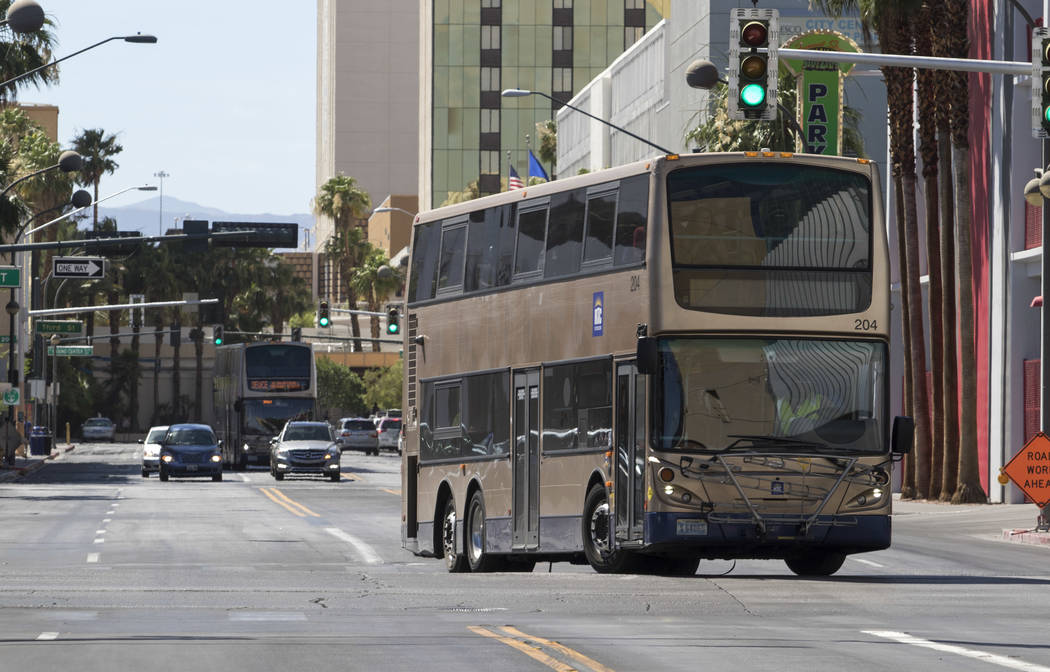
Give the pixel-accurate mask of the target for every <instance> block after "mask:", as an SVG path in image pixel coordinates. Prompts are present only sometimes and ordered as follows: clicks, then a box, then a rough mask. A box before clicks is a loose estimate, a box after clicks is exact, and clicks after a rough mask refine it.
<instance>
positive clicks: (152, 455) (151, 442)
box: [139, 425, 168, 478]
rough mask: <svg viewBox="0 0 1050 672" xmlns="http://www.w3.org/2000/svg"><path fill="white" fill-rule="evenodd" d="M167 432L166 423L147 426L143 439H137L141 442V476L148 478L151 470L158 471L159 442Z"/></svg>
mask: <svg viewBox="0 0 1050 672" xmlns="http://www.w3.org/2000/svg"><path fill="white" fill-rule="evenodd" d="M167 433H168V426H167V425H158V426H156V427H150V428H149V431H148V432H146V438H145V439H139V443H141V444H142V478H149V472H151V471H160V442H161V441H163V440H164V435H165V434H167Z"/></svg>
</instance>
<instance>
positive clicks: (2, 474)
mask: <svg viewBox="0 0 1050 672" xmlns="http://www.w3.org/2000/svg"><path fill="white" fill-rule="evenodd" d="M74 448H76V446H75V445H74V444H69V445H68V446H66V447H65V448H62V449H55V450H52V451H51V454H50V455H44V456H43V457H41V458H40V459H38V460H36V461H34V462H32V463H31V464H27V465H26V466H24V467H17V468H14V469H4V470H3V471H0V483H10V482H11V481H14V480H15V479H18V478H22V477H24V476H27V475H28V474H32V473H33V472H35V471H38V470H40V469H41V468H43V466H44V465H45V464H47V462H48V461H49V460H54V459H55V458H57V457H59V456H61V455H62V454H63V453H68V452H70V451H72V450H73V449H74Z"/></svg>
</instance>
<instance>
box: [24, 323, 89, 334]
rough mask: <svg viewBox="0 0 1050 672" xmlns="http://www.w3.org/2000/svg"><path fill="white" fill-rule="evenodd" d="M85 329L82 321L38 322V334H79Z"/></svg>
mask: <svg viewBox="0 0 1050 672" xmlns="http://www.w3.org/2000/svg"><path fill="white" fill-rule="evenodd" d="M83 329H84V323H83V322H81V321H80V320H37V321H36V333H38V334H79V333H80V332H81V330H83Z"/></svg>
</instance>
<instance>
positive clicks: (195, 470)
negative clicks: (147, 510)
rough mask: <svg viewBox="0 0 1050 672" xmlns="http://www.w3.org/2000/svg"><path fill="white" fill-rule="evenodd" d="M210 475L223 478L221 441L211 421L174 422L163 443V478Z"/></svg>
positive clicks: (161, 462) (161, 472)
mask: <svg viewBox="0 0 1050 672" xmlns="http://www.w3.org/2000/svg"><path fill="white" fill-rule="evenodd" d="M171 476H211V480H213V481H221V480H222V443H221V442H220V441H217V440H216V439H215V432H213V431H212V429H211V427H209V426H208V425H191V424H183V425H171V426H170V427H169V428H168V433H167V434H166V435H165V436H164V440H163V441H162V442H161V444H160V480H162V481H166V480H168V478H169V477H171Z"/></svg>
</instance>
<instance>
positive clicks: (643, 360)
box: [636, 336, 659, 375]
mask: <svg viewBox="0 0 1050 672" xmlns="http://www.w3.org/2000/svg"><path fill="white" fill-rule="evenodd" d="M636 356H637V360H638V363H637V366H638V373H641V374H646V375H648V374H652V373H656V368H657V361H658V359H659V358H658V357H657V351H656V339H655V338H650V337H648V336H639V337H638V352H637V355H636Z"/></svg>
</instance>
